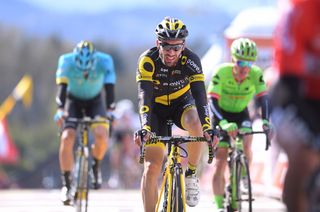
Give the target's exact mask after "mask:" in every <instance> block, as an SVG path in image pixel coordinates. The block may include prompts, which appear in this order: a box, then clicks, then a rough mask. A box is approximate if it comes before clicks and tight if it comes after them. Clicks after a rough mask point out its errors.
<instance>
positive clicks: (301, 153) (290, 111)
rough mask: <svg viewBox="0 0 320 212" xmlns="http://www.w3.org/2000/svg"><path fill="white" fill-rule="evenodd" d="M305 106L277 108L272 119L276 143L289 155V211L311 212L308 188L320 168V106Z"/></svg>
mask: <svg viewBox="0 0 320 212" xmlns="http://www.w3.org/2000/svg"><path fill="white" fill-rule="evenodd" d="M301 104H302V105H303V106H301V105H300V108H297V107H292V106H290V107H287V108H285V109H284V108H280V107H279V108H276V109H275V110H274V111H273V114H272V118H273V123H274V124H275V126H276V127H275V129H276V130H277V133H276V136H277V137H276V141H277V142H278V143H279V145H280V146H281V147H282V148H283V149H284V151H285V153H286V154H287V156H288V162H289V164H288V165H289V166H288V171H287V173H286V177H285V184H284V190H283V200H284V202H285V204H286V206H287V209H288V211H299V212H300V211H307V195H306V185H307V184H308V181H309V178H310V176H311V175H312V173H313V172H314V170H316V169H317V167H319V165H320V159H319V157H320V156H319V147H320V145H319V143H317V142H319V140H316V138H317V136H318V138H319V136H320V126H319V124H318V122H319V106H320V105H319V104H316V103H310V104H308V102H307V101H303V102H301Z"/></svg>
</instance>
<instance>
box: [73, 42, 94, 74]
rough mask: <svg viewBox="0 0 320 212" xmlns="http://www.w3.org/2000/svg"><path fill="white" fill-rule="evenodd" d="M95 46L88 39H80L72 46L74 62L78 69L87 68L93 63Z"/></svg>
mask: <svg viewBox="0 0 320 212" xmlns="http://www.w3.org/2000/svg"><path fill="white" fill-rule="evenodd" d="M95 51H96V50H95V48H94V46H93V44H92V43H91V42H90V41H81V42H80V43H78V44H77V46H76V47H75V48H74V50H73V52H74V54H75V62H76V65H77V67H78V68H79V69H82V70H89V69H91V68H92V67H93V64H94V60H95V58H94V53H95Z"/></svg>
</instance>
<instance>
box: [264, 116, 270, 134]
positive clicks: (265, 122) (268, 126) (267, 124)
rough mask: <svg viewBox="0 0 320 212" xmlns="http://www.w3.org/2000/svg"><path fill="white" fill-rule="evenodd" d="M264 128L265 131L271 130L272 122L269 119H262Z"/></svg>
mask: <svg viewBox="0 0 320 212" xmlns="http://www.w3.org/2000/svg"><path fill="white" fill-rule="evenodd" d="M262 129H263V131H265V132H269V131H270V130H271V124H270V123H269V121H268V120H267V119H263V120H262Z"/></svg>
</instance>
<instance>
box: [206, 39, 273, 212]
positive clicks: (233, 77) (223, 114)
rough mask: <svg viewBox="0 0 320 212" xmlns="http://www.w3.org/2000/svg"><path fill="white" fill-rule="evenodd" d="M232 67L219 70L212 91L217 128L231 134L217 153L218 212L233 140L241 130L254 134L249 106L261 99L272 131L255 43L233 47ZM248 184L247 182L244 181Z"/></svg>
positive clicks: (247, 142) (248, 137)
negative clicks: (255, 63) (230, 143)
mask: <svg viewBox="0 0 320 212" xmlns="http://www.w3.org/2000/svg"><path fill="white" fill-rule="evenodd" d="M231 55H232V63H224V64H221V65H220V66H218V67H217V68H216V70H215V72H214V75H213V76H212V80H211V82H210V84H209V87H208V95H209V100H210V109H211V112H212V113H213V117H214V126H219V127H220V128H221V129H222V130H224V131H226V132H228V135H225V136H222V137H221V138H220V143H219V145H218V150H217V153H216V164H215V165H216V166H215V171H214V174H213V180H212V188H213V194H214V201H215V203H216V206H217V209H218V210H221V211H223V202H224V188H225V178H224V177H225V170H226V166H227V157H228V147H229V142H230V137H233V138H235V136H236V135H237V133H238V128H239V130H240V131H243V132H251V131H252V123H251V120H250V117H249V111H248V108H247V107H248V104H249V103H250V101H251V100H252V99H253V97H256V98H257V102H258V104H259V105H260V106H261V109H262V110H261V116H262V122H263V130H265V131H268V130H269V129H270V124H269V114H268V111H269V109H268V107H269V103H268V96H267V87H266V83H265V82H264V79H263V74H262V70H261V69H260V68H259V67H258V66H255V65H254V62H255V61H256V58H257V47H256V44H255V42H254V41H252V40H250V39H247V38H239V39H236V40H234V41H233V43H232V45H231ZM251 144H252V136H251V135H246V136H244V144H243V145H244V153H245V155H246V156H247V158H248V161H249V164H250V162H251V160H252V150H251ZM244 182H246V181H244Z"/></svg>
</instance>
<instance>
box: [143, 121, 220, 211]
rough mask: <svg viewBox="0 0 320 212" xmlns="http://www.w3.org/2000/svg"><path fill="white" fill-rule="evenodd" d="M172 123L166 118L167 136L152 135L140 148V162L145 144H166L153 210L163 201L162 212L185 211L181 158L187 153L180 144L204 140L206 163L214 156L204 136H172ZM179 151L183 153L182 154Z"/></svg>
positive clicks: (157, 208) (157, 209)
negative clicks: (207, 151) (166, 152)
mask: <svg viewBox="0 0 320 212" xmlns="http://www.w3.org/2000/svg"><path fill="white" fill-rule="evenodd" d="M172 125H173V123H172V121H171V120H168V122H167V126H168V134H169V136H152V137H151V138H150V139H149V141H147V142H145V143H144V144H143V145H142V146H141V149H140V163H143V160H144V146H145V145H147V144H151V143H157V142H163V143H165V144H168V159H167V164H166V167H165V170H164V174H163V180H162V183H161V188H160V194H159V197H158V201H157V203H156V210H155V211H159V208H160V204H161V201H163V207H164V208H163V210H162V211H164V212H173V211H176V212H181V211H186V197H185V187H184V186H185V182H184V174H183V169H182V165H181V160H182V158H185V157H187V156H188V153H187V151H186V150H185V149H184V148H183V147H182V146H181V144H183V143H187V142H206V143H208V149H209V159H208V163H211V162H212V160H213V156H214V153H213V148H212V146H211V143H210V142H208V141H207V140H206V139H205V138H204V137H192V136H172ZM140 136H141V135H140ZM181 151H183V152H184V153H185V154H184V155H182V154H181ZM162 199H163V200H162Z"/></svg>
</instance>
